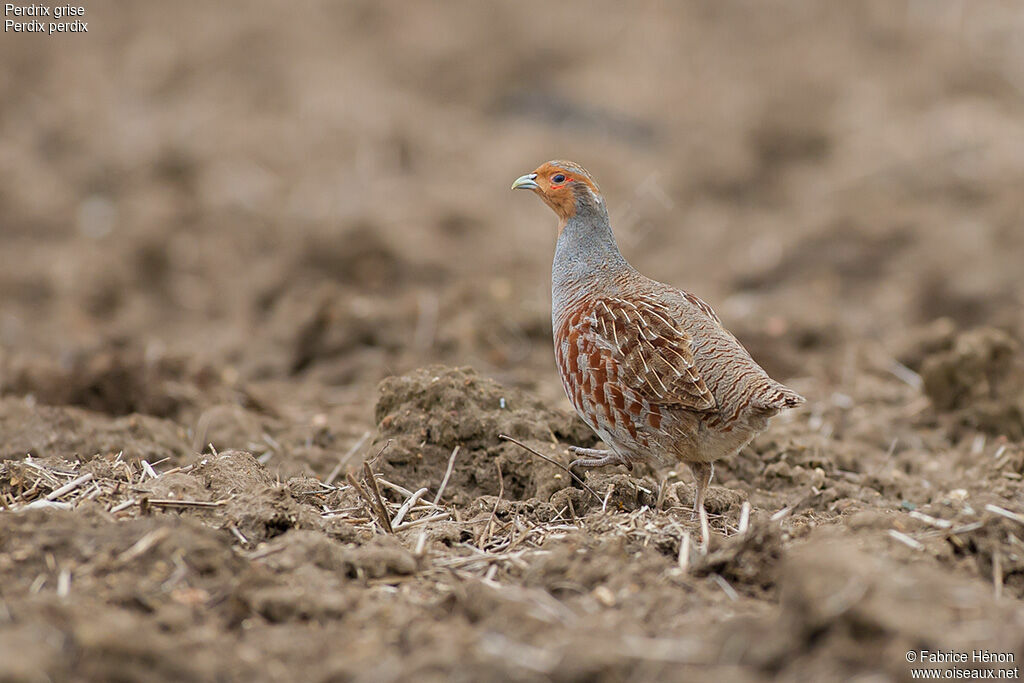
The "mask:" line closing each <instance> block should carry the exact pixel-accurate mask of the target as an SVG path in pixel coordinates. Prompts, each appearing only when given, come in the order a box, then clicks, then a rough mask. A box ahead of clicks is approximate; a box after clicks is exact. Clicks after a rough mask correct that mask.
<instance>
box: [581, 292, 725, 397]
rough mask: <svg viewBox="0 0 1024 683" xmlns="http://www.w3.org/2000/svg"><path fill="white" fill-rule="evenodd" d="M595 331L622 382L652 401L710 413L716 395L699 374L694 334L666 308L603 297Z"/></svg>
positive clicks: (593, 325)
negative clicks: (692, 342) (686, 329)
mask: <svg viewBox="0 0 1024 683" xmlns="http://www.w3.org/2000/svg"><path fill="white" fill-rule="evenodd" d="M590 325H591V333H592V334H593V335H595V336H596V337H597V338H598V339H599V340H601V346H603V347H604V348H605V349H607V350H608V351H609V352H610V353H611V354H612V357H613V358H614V359H615V362H616V365H617V366H618V368H619V381H621V382H623V383H625V384H627V385H629V386H630V387H631V388H633V389H634V390H635V391H636V392H637V393H639V394H640V395H641V396H643V397H644V398H646V399H647V400H648V401H650V402H651V403H655V404H660V405H677V406H680V407H684V408H687V409H690V410H698V411H706V410H712V409H714V408H715V407H716V405H717V404H716V402H715V397H714V395H712V393H711V391H710V390H709V389H708V387H707V384H705V383H704V379H703V378H702V377H701V376H700V372H698V370H697V367H696V363H695V362H694V357H693V349H692V347H691V345H690V341H691V340H690V336H689V335H688V334H687V333H686V332H685V331H684V330H683V329H682V327H681V326H680V325H679V324H678V323H676V321H675V317H674V316H673V315H672V313H671V312H670V311H669V309H668V308H666V307H665V306H662V305H660V304H659V303H657V302H656V301H653V300H650V299H646V298H644V299H637V300H634V301H627V300H625V299H618V298H602V299H598V300H597V301H596V302H595V303H594V306H593V308H592V310H591V314H590Z"/></svg>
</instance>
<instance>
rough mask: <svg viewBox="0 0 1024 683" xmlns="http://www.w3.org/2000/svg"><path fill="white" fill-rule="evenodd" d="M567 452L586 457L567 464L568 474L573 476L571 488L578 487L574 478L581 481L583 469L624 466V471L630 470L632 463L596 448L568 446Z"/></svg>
mask: <svg viewBox="0 0 1024 683" xmlns="http://www.w3.org/2000/svg"><path fill="white" fill-rule="evenodd" d="M569 452H570V453H574V454H576V455H582V456H586V457H582V458H576V459H575V460H573V461H572V462H571V463H569V472H570V473H571V474H572V475H573V476H574V478H573V482H572V484H573V486H579V483H578V482H577V481H576V477H578V478H579V479H580V481H582V480H583V476H584V472H583V471H582V469H581V468H584V467H587V468H589V467H604V466H605V465H625V466H626V469H628V470H632V469H633V463H631V462H630V461H628V460H626V459H625V458H623V457H622V456H621V455H619V454H618V453H616V452H615V451H610V450H601V449H598V448H581V447H580V446H569Z"/></svg>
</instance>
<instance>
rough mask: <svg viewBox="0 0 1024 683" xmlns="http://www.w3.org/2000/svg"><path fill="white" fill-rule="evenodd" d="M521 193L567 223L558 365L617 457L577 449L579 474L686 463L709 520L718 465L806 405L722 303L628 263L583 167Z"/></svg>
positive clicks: (554, 275) (551, 169)
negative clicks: (758, 354) (732, 326)
mask: <svg viewBox="0 0 1024 683" xmlns="http://www.w3.org/2000/svg"><path fill="white" fill-rule="evenodd" d="M512 189H526V190H533V191H534V192H535V193H536V194H538V195H540V198H541V199H543V200H544V202H545V203H546V204H547V205H548V206H550V207H551V208H552V209H553V210H554V212H555V213H556V214H557V215H558V242H557V245H556V247H555V259H554V264H553V266H552V268H551V325H552V329H553V332H554V342H555V361H556V364H557V366H558V372H559V374H560V375H561V379H562V385H563V387H564V388H565V393H566V395H567V396H568V397H569V401H570V402H571V403H572V405H573V407H574V408H575V409H576V412H578V413H579V415H580V417H582V418H583V420H584V421H585V422H586V423H587V424H588V425H589V426H590V428H591V429H593V430H594V431H595V432H596V433H597V434H598V436H600V437H601V439H602V440H603V441H604V443H605V444H607V446H608V447H609V449H610V450H599V449H590V448H577V447H572V448H570V450H571V451H572V452H574V453H575V454H576V455H578V456H580V457H579V458H578V459H577V460H575V461H574V462H573V463H572V465H571V469H576V468H580V467H600V466H603V465H611V464H621V465H625V466H626V467H627V468H629V469H632V467H633V463H634V462H637V461H640V460H654V461H660V462H672V461H682V462H685V463H686V464H687V465H688V466H689V468H690V470H691V471H692V472H693V476H694V479H695V480H696V495H695V497H694V512H700V514H702V515H703V511H704V498H705V495H706V493H707V488H708V485H709V484H710V482H711V478H712V477H713V476H714V462H715V461H716V460H719V459H721V458H724V457H727V456H730V455H732V454H734V453H736V452H737V451H739V450H740V449H741V448H743V447H744V446H745V445H747V444H748V443H749V442H750V440H751V439H753V438H754V436H756V435H757V434H758V433H759V432H761V431H762V430H764V429H765V428H766V427H767V426H768V419H769V418H770V417H772V416H773V415H775V414H777V413H778V412H779V411H781V410H784V409H786V408H792V407H795V406H798V405H800V404H801V403H803V402H804V399H803V397H802V396H800V395H799V394H797V393H796V392H795V391H793V390H792V389H790V388H788V387H786V386H783V385H782V384H780V383H779V382H776V381H775V380H773V379H772V378H771V377H769V376H768V373H766V372H765V371H764V370H763V369H762V368H761V366H759V365H758V364H757V363H756V362H754V359H753V358H751V357H750V354H749V353H747V350H746V349H744V348H743V345H742V344H740V342H739V341H737V339H736V337H734V336H733V335H732V334H731V333H730V332H729V331H728V330H726V329H725V327H723V325H722V321H721V320H719V318H718V316H717V315H715V312H714V311H713V310H712V309H711V307H710V306H708V305H707V304H706V303H704V302H703V301H701V300H700V299H698V298H697V297H696V296H694V295H693V294H690V293H689V292H685V291H682V290H680V289H676V288H675V287H672V286H669V285H666V284H663V283H661V282H657V281H655V280H652V279H650V278H648V277H645V276H643V275H641V274H640V273H639V272H638V271H637V270H636V269H635V268H633V266H631V265H630V264H629V263H628V262H627V261H626V259H625V258H623V256H622V254H621V253H620V252H619V247H618V244H617V243H616V241H615V236H614V235H613V234H612V228H611V224H610V222H609V219H608V209H607V207H606V206H605V201H604V198H603V197H602V196H601V191H600V190H599V189H598V187H597V184H596V183H595V182H594V179H593V178H592V177H591V176H590V174H589V173H587V171H586V170H584V169H583V168H582V167H581V166H579V165H578V164H575V163H572V162H570V161H549V162H547V163H545V164H543V165H542V166H541V167H540V168H538V169H537V170H536V171H534V172H533V173H527V174H526V175H524V176H521V177H519V178H518V179H516V181H515V182H514V183H513V184H512Z"/></svg>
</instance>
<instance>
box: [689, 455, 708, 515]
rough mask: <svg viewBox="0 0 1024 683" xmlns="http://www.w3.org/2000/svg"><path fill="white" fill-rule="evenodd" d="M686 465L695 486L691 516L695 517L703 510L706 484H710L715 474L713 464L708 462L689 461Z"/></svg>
mask: <svg viewBox="0 0 1024 683" xmlns="http://www.w3.org/2000/svg"><path fill="white" fill-rule="evenodd" d="M687 465H689V467H690V471H691V472H693V478H694V481H695V482H696V486H697V489H696V493H695V494H694V497H693V516H694V517H696V516H697V515H698V514H699V513H700V512H702V511H703V510H704V497H705V496H706V495H707V492H708V486H710V485H711V478H712V477H713V476H715V465H714V463H710V462H690V463H687Z"/></svg>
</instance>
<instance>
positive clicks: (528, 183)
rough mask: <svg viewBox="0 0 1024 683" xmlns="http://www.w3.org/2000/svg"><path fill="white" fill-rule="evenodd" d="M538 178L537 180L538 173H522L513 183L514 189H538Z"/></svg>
mask: <svg viewBox="0 0 1024 683" xmlns="http://www.w3.org/2000/svg"><path fill="white" fill-rule="evenodd" d="M536 180H537V174H536V173H527V174H526V175H521V176H519V177H518V178H516V181H515V182H514V183H512V189H513V190H536V189H537V188H539V187H540V185H538V184H537V182H536Z"/></svg>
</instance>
